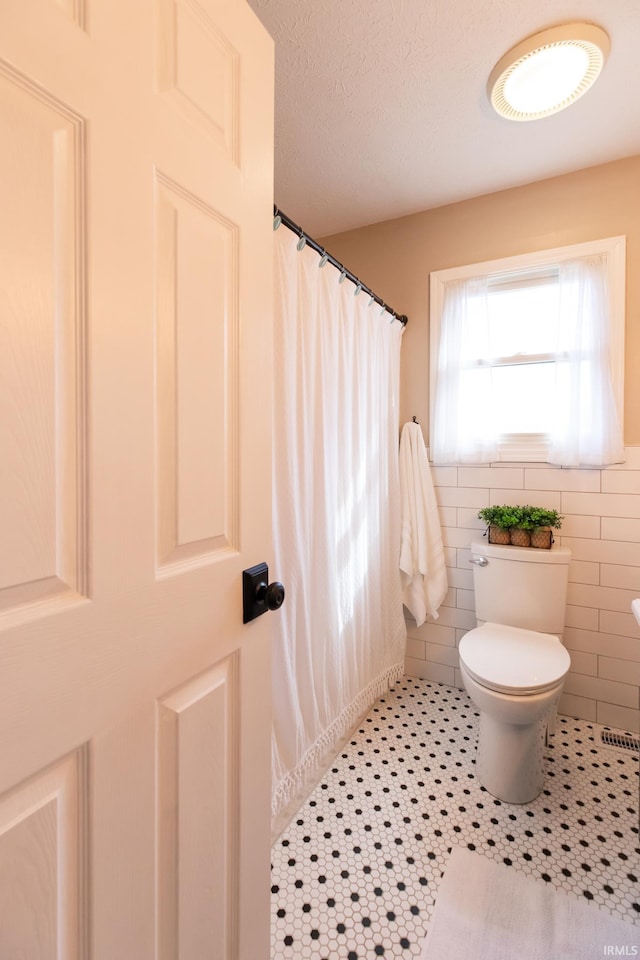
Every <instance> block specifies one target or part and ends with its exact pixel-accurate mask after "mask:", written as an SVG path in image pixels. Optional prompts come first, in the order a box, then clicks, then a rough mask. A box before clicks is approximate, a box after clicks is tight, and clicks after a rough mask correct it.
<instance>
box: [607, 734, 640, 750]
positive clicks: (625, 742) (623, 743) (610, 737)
mask: <svg viewBox="0 0 640 960" xmlns="http://www.w3.org/2000/svg"><path fill="white" fill-rule="evenodd" d="M601 738H602V743H603V744H604V745H605V746H606V747H616V748H617V749H618V750H633V751H634V752H635V753H638V751H640V738H639V737H633V736H632V735H631V734H630V733H619V732H618V731H616V730H603V731H602V733H601Z"/></svg>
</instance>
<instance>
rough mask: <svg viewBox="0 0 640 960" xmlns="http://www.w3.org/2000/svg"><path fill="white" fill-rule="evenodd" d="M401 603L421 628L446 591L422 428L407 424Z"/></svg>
mask: <svg viewBox="0 0 640 960" xmlns="http://www.w3.org/2000/svg"><path fill="white" fill-rule="evenodd" d="M400 493H401V498H402V501H401V518H402V539H401V544H400V576H401V580H402V600H403V603H404V604H405V606H406V607H407V608H408V609H409V611H410V613H411V615H412V616H413V617H414V618H415V621H416V623H417V624H418V626H420V625H421V624H422V623H424V621H425V619H426V617H427V616H430V617H433V618H434V619H435V620H437V618H438V607H439V606H440V604H441V603H442V601H443V600H444V598H445V596H446V593H447V589H448V583H447V570H446V567H445V562H444V549H443V547H442V533H441V530H440V517H439V515H438V505H437V503H436V495H435V491H434V489H433V480H432V479H431V470H430V468H429V461H428V460H427V451H426V450H425V446H424V440H423V437H422V430H421V429H420V424H418V423H415V422H410V423H405V425H404V427H403V428H402V434H401V436H400Z"/></svg>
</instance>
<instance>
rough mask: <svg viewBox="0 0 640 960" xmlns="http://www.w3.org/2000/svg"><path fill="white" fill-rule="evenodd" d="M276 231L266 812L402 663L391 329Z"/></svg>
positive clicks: (285, 799) (312, 770) (299, 790)
mask: <svg viewBox="0 0 640 960" xmlns="http://www.w3.org/2000/svg"><path fill="white" fill-rule="evenodd" d="M297 240H298V238H297V237H296V235H295V234H294V233H292V232H291V231H290V230H289V229H287V228H286V227H284V226H282V227H280V229H279V230H277V231H276V233H275V246H276V258H275V259H276V291H275V300H276V307H275V345H274V346H275V349H274V374H275V376H274V380H275V396H274V451H273V454H274V548H275V563H276V565H275V570H276V571H277V575H278V579H281V580H282V581H283V582H284V583H285V584H286V589H287V598H286V600H285V603H284V606H283V607H282V608H281V610H280V611H279V613H278V615H277V624H276V627H275V641H274V655H273V700H274V730H273V740H272V744H273V747H272V770H273V802H272V813H273V817H274V823H275V821H276V818H277V817H278V815H279V814H280V813H281V812H282V811H283V810H285V809H286V808H287V807H289V806H291V805H292V802H293V801H296V800H298V799H301V797H302V796H303V794H304V792H305V790H306V789H307V788H308V786H309V785H310V784H311V783H313V781H314V779H315V778H316V777H317V776H318V775H319V773H320V772H321V771H322V769H323V765H324V764H326V763H327V762H328V761H329V759H330V757H331V755H332V752H335V750H336V748H337V746H338V745H339V742H340V740H341V738H342V737H343V736H344V735H345V734H347V733H348V732H349V730H350V729H351V727H352V726H353V724H354V723H355V722H356V721H357V720H358V718H359V717H360V716H361V715H362V714H363V713H364V712H365V711H366V710H367V709H368V707H369V706H370V705H371V704H372V703H373V702H374V700H375V699H376V698H377V697H379V696H380V695H381V694H382V693H383V692H384V691H386V690H387V689H388V688H389V687H390V686H391V685H392V684H393V682H394V681H395V680H397V679H398V678H399V677H400V676H401V675H402V672H403V660H404V648H405V641H406V629H405V624H404V618H403V614H402V599H401V587H400V576H399V569H398V556H399V545H400V522H399V509H400V505H399V475H398V394H399V366H400V343H401V338H402V332H403V327H402V325H401V324H400V323H399V322H398V321H394V322H392V323H390V320H391V317H390V316H389V314H387V313H386V312H385V313H384V315H382V316H381V315H380V307H379V306H378V305H377V304H373V305H372V306H369V305H368V304H369V296H368V295H367V294H366V293H362V292H361V293H360V294H359V295H357V296H356V295H354V294H355V287H354V285H353V284H352V283H351V282H350V281H348V280H347V281H345V282H343V283H339V274H338V273H337V271H336V270H335V268H334V267H332V266H331V265H330V264H327V265H326V266H324V267H322V268H320V267H319V263H320V258H319V256H318V254H317V253H316V252H315V251H313V250H312V249H311V248H310V247H308V246H307V247H305V248H304V249H303V250H302V251H301V252H298V250H297Z"/></svg>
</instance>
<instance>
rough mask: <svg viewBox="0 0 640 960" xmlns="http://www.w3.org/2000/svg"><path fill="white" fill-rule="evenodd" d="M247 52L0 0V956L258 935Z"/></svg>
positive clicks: (261, 311) (267, 524)
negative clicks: (245, 604)
mask: <svg viewBox="0 0 640 960" xmlns="http://www.w3.org/2000/svg"><path fill="white" fill-rule="evenodd" d="M272 153H273V49H272V43H271V40H270V38H269V37H268V36H267V35H266V33H265V32H264V30H263V28H262V27H261V26H260V24H259V23H258V21H257V20H256V18H255V17H254V15H253V13H252V12H251V11H250V9H249V7H248V6H247V5H246V4H245V2H244V0H2V3H0V958H2V960H14V958H15V960H17V958H20V960H89V958H91V960H266V958H267V957H268V932H269V931H268V898H269V879H268V869H269V764H270V748H269V736H270V714H269V700H270V691H269V678H270V668H269V630H270V624H269V618H270V617H271V618H273V617H275V616H278V614H277V613H276V614H269V615H268V616H265V617H260V618H259V619H257V620H255V621H253V622H252V623H250V624H247V625H246V626H243V623H242V570H243V569H244V568H246V567H249V566H252V565H254V564H256V563H259V562H261V561H263V560H266V561H269V559H270V543H271V491H270V474H271V470H270V430H271V410H270V397H271V386H270V363H269V357H270V350H271V339H270V338H271V297H272V259H271V243H272V233H271V216H272Z"/></svg>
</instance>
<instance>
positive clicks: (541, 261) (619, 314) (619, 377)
mask: <svg viewBox="0 0 640 960" xmlns="http://www.w3.org/2000/svg"><path fill="white" fill-rule="evenodd" d="M597 254H600V255H604V256H606V259H607V279H608V292H609V321H610V344H611V357H610V363H611V379H612V384H613V391H614V396H615V401H616V406H617V409H618V416H619V418H620V425H621V428H622V430H623V435H624V335H625V305H626V237H625V236H618V237H606V238H604V239H601V240H589V241H587V242H583V243H574V244H570V245H567V246H562V247H553V248H551V249H548V250H538V251H534V252H532V253H524V254H517V255H515V256H509V257H501V258H499V259H496V260H485V261H482V262H478V263H471V264H466V265H463V266H459V267H449V268H448V269H446V270H435V271H433V272H432V273H431V274H430V277H429V421H430V423H429V429H430V436H433V415H434V409H435V395H436V380H437V377H436V366H437V359H438V352H439V345H440V328H441V323H442V310H443V304H444V291H445V287H446V284H447V283H449V282H451V281H453V280H471V279H473V278H476V277H486V278H487V279H488V280H491V279H492V278H494V277H496V278H498V277H500V278H504V276H505V275H506V274H510V273H512V274H514V280H517V274H520V276H522V277H526V275H527V274H529V273H533V272H535V271H542V270H544V268H551V269H552V268H553V267H557V266H558V264H560V263H562V262H564V261H567V260H579V259H580V258H582V257H589V256H594V255H597ZM547 457H548V442H547V439H546V435H542V434H525V433H521V434H510V435H506V436H505V437H503V439H502V440H501V441H500V442H499V444H498V459H497V461H496V462H511V463H514V462H515V463H522V462H525V463H526V462H532V463H544V462H545V461H546V459H547Z"/></svg>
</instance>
